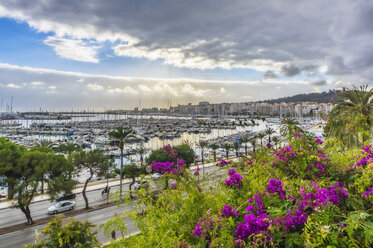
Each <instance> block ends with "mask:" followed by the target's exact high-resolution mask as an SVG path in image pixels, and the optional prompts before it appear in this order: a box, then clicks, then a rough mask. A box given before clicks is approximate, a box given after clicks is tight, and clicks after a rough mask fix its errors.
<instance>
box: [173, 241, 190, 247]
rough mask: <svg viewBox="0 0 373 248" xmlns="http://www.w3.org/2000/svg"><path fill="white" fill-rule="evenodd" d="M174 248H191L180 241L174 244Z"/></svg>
mask: <svg viewBox="0 0 373 248" xmlns="http://www.w3.org/2000/svg"><path fill="white" fill-rule="evenodd" d="M174 248H192V246H190V245H189V244H187V243H185V242H184V241H182V240H180V241H179V242H176V243H175V244H174Z"/></svg>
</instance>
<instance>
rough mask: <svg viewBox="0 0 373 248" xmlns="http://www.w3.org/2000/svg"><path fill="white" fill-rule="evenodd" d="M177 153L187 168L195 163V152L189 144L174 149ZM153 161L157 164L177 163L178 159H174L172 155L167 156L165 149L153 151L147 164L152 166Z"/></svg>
mask: <svg viewBox="0 0 373 248" xmlns="http://www.w3.org/2000/svg"><path fill="white" fill-rule="evenodd" d="M173 149H174V151H175V153H177V155H178V156H177V157H178V158H179V159H183V160H184V161H185V164H186V165H187V166H190V165H191V164H192V163H193V162H194V151H193V149H192V148H191V147H190V145H188V144H181V145H178V146H174V147H173ZM153 161H155V162H167V161H169V162H175V163H176V162H177V158H176V157H172V156H171V154H167V153H165V152H163V149H162V148H160V149H157V150H153V151H152V152H151V153H150V155H149V157H148V158H147V159H146V162H147V164H151V163H152V162H153Z"/></svg>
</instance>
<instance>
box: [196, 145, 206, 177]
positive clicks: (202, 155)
mask: <svg viewBox="0 0 373 248" xmlns="http://www.w3.org/2000/svg"><path fill="white" fill-rule="evenodd" d="M207 145H208V143H207V141H205V140H199V141H198V143H197V147H199V149H201V160H202V161H201V162H202V175H203V176H205V161H204V156H205V148H206V147H207Z"/></svg>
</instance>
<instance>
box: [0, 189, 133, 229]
mask: <svg viewBox="0 0 373 248" xmlns="http://www.w3.org/2000/svg"><path fill="white" fill-rule="evenodd" d="M105 185H106V184H103V186H102V187H105ZM117 189H119V186H114V187H111V192H114V191H115V190H117ZM127 189H128V184H123V191H127ZM101 191H102V189H100V190H93V191H88V192H87V197H88V202H89V205H90V206H95V205H99V204H102V203H105V202H106V195H105V196H102V195H101ZM73 201H75V202H76V209H82V208H84V207H85V202H84V199H83V195H82V193H78V194H76V198H75V199H74V200H73ZM53 204H55V203H54V202H50V201H49V200H43V201H39V202H34V203H32V204H31V206H30V210H31V217H32V218H33V220H37V219H41V218H45V217H48V216H49V215H48V214H47V210H48V208H49V207H50V206H52V205H53ZM25 222H26V217H25V214H24V213H23V212H22V211H21V210H20V209H12V208H5V209H1V210H0V228H4V227H7V226H12V225H16V224H22V223H25Z"/></svg>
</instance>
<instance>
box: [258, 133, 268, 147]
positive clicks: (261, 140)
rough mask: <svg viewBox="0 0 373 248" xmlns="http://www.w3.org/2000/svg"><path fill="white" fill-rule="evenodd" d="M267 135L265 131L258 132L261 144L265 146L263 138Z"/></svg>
mask: <svg viewBox="0 0 373 248" xmlns="http://www.w3.org/2000/svg"><path fill="white" fill-rule="evenodd" d="M265 136H266V135H265V133H263V132H260V133H258V134H257V138H258V139H260V146H263V139H264V137H265Z"/></svg>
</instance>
